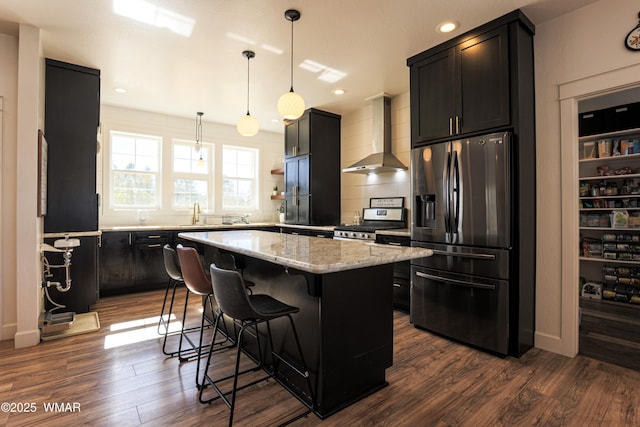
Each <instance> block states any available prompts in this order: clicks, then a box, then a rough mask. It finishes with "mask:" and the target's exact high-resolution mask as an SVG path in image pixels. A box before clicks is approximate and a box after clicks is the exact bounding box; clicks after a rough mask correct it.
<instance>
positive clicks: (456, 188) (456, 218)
mask: <svg viewBox="0 0 640 427" xmlns="http://www.w3.org/2000/svg"><path fill="white" fill-rule="evenodd" d="M460 190H461V189H460V164H459V162H458V152H457V151H454V152H453V168H452V171H451V198H452V200H451V204H452V209H451V210H452V218H451V219H452V226H451V229H452V230H451V232H452V233H457V232H458V227H459V225H460Z"/></svg>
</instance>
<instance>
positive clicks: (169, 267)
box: [158, 244, 196, 356]
mask: <svg viewBox="0 0 640 427" xmlns="http://www.w3.org/2000/svg"><path fill="white" fill-rule="evenodd" d="M162 255H163V257H164V269H165V271H166V272H167V275H168V276H169V282H168V283H167V289H166V291H165V293H164V300H163V301H162V309H161V310H160V319H158V334H159V335H164V340H163V343H162V352H163V353H164V354H166V355H167V356H175V355H176V354H179V353H180V351H179V350H178V351H167V336H169V335H175V334H177V333H180V334H183V333H185V332H186V331H191V330H195V329H196V328H189V329H187V330H185V329H184V322H183V324H182V328H181V330H180V331H175V332H169V325H170V323H171V313H173V303H174V301H175V298H176V289H177V288H178V286H180V285H184V279H183V278H182V271H181V270H180V260H179V259H178V254H177V253H176V251H175V250H174V249H173V248H172V247H171V246H170V245H169V244H166V245H164V246H163V247H162ZM170 289H172V291H171V302H170V303H169V313H168V314H167V318H166V319H165V317H164V309H165V307H166V306H167V298H168V297H169V290H170ZM187 297H188V294H187ZM161 326H164V332H161V331H160V327H161Z"/></svg>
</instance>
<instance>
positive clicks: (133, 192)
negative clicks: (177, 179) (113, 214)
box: [110, 131, 162, 208]
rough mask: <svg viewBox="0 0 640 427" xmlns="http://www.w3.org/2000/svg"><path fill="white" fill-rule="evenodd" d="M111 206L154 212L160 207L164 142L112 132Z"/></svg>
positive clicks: (160, 139) (152, 137)
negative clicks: (160, 174)
mask: <svg viewBox="0 0 640 427" xmlns="http://www.w3.org/2000/svg"><path fill="white" fill-rule="evenodd" d="M110 140H111V144H110V146H111V198H110V201H111V203H110V204H111V206H112V207H114V208H152V207H155V206H157V205H158V203H159V194H158V193H159V188H160V187H159V185H160V176H159V173H158V172H159V169H160V147H161V145H162V138H161V137H158V136H153V135H140V134H133V133H125V132H116V131H111V132H110Z"/></svg>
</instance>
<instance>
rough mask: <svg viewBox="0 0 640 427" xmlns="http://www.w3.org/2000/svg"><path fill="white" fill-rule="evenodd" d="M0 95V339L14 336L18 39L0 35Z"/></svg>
mask: <svg viewBox="0 0 640 427" xmlns="http://www.w3.org/2000/svg"><path fill="white" fill-rule="evenodd" d="M0 52H2V54H1V55H0V96H2V97H3V108H2V109H3V114H2V121H3V125H2V127H1V128H2V137H1V138H0V140H1V144H2V145H1V146H0V148H1V151H0V161H1V164H0V165H1V168H0V174H1V177H0V185H1V187H0V199H1V200H0V208H1V211H0V326H1V327H2V329H0V339H3V340H6V339H13V336H14V335H15V333H16V322H17V320H16V267H15V265H16V264H15V263H16V254H15V250H14V248H15V247H16V234H15V232H13V230H15V224H16V211H15V208H14V206H15V197H16V162H15V158H16V147H17V145H16V126H17V119H16V115H17V102H18V100H17V97H18V92H17V81H18V38H17V37H15V36H13V35H7V34H0Z"/></svg>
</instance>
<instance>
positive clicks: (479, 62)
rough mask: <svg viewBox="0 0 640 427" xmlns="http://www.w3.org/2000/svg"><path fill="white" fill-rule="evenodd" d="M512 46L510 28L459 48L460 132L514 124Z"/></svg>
mask: <svg viewBox="0 0 640 427" xmlns="http://www.w3.org/2000/svg"><path fill="white" fill-rule="evenodd" d="M508 45H509V43H508V33H507V27H506V26H503V27H500V28H498V29H497V30H494V31H489V32H487V33H484V34H482V35H481V36H479V37H474V38H473V39H471V40H469V41H466V42H464V43H462V44H460V45H458V47H457V52H458V55H457V57H458V62H459V68H460V82H459V87H458V92H459V94H460V96H459V102H460V104H459V105H460V106H459V107H458V116H459V120H460V122H459V133H461V134H466V133H470V132H476V131H481V130H486V129H491V128H496V127H500V126H505V125H508V124H509V123H510V114H509V50H508V48H509V46H508Z"/></svg>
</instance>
